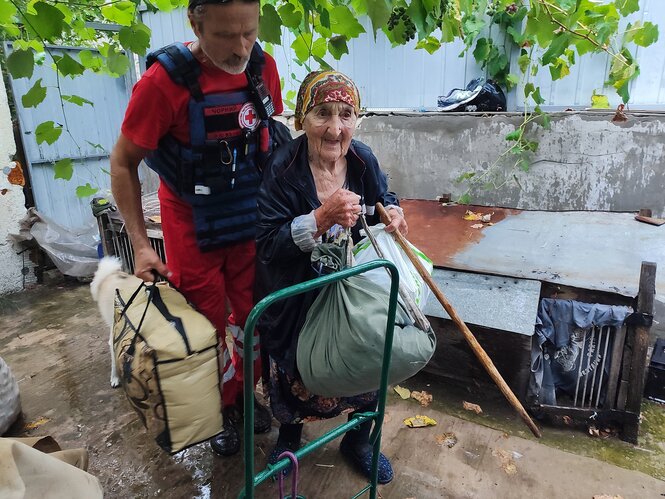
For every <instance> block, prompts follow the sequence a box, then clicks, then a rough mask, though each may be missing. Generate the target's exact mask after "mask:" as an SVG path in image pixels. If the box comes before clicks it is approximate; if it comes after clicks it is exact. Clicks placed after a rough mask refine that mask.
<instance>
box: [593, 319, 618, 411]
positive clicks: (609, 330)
mask: <svg viewBox="0 0 665 499" xmlns="http://www.w3.org/2000/svg"><path fill="white" fill-rule="evenodd" d="M604 329H605V332H606V335H605V350H604V352H603V365H602V367H601V369H600V382H599V383H598V394H597V395H596V407H598V404H599V403H600V392H601V391H602V389H603V377H604V376H605V363H606V362H607V351H608V349H609V345H610V336H611V334H612V333H613V332H615V331H616V328H612V327H610V326H605V328H604Z"/></svg>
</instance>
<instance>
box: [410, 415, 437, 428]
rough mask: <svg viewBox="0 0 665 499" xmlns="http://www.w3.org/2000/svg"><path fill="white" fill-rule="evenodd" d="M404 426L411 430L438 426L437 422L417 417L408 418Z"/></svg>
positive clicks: (425, 417)
mask: <svg viewBox="0 0 665 499" xmlns="http://www.w3.org/2000/svg"><path fill="white" fill-rule="evenodd" d="M404 424H405V425H406V426H408V427H409V428H424V427H425V426H436V421H435V420H433V419H432V418H430V417H427V416H422V415H416V416H414V417H412V418H406V419H405V420H404Z"/></svg>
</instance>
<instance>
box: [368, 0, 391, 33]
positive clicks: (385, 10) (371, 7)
mask: <svg viewBox="0 0 665 499" xmlns="http://www.w3.org/2000/svg"><path fill="white" fill-rule="evenodd" d="M390 11H391V9H390V7H389V6H388V4H387V3H386V0H369V1H368V2H367V15H368V16H369V18H370V20H371V21H372V30H374V37H375V38H376V32H377V31H378V30H380V29H381V28H382V27H383V26H385V25H386V23H387V22H388V19H389V18H390Z"/></svg>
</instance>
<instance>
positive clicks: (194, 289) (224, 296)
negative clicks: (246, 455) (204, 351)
mask: <svg viewBox="0 0 665 499" xmlns="http://www.w3.org/2000/svg"><path fill="white" fill-rule="evenodd" d="M165 190H166V192H164V191H165ZM173 197H174V195H173V193H172V192H170V191H168V188H166V187H165V186H164V185H163V184H162V185H161V186H160V189H159V198H160V205H161V217H162V231H163V234H164V249H165V251H166V258H167V263H168V267H169V270H170V271H171V272H173V276H172V278H171V281H172V282H173V284H175V285H176V286H177V287H178V288H179V289H180V291H182V293H183V294H184V295H185V298H187V300H189V301H190V302H192V303H193V304H194V305H195V306H196V307H197V309H198V310H199V311H200V312H201V313H202V314H203V315H205V316H206V317H207V318H208V320H209V321H210V322H212V324H213V325H214V326H215V328H217V334H218V335H219V339H220V344H221V352H222V361H221V365H222V401H223V403H224V405H225V406H226V405H233V404H235V403H236V400H237V397H238V396H239V395H241V394H242V390H243V374H242V373H243V371H242V370H243V359H244V357H245V354H244V352H245V348H244V344H243V334H244V333H243V329H244V327H245V321H246V320H247V316H248V315H249V312H250V311H251V310H252V307H253V305H254V302H253V288H254V258H255V256H256V247H255V244H254V241H253V240H251V241H247V242H243V243H239V244H236V245H233V246H228V247H224V248H220V249H217V250H213V251H206V252H205V253H202V252H201V251H200V250H199V248H198V245H197V244H196V233H195V229H194V223H193V217H192V210H191V208H190V207H189V206H186V205H183V204H182V202H178V201H176V200H174V199H173ZM227 300H228V304H229V305H230V309H231V313H230V315H229V316H228V329H229V330H230V332H231V335H232V337H233V342H232V343H231V345H229V344H228V343H227V341H226V330H227ZM253 339H254V345H253V348H252V349H250V351H251V352H252V355H251V358H253V361H254V380H255V382H257V381H258V380H259V378H260V376H261V356H260V353H259V337H258V332H257V331H254V337H253Z"/></svg>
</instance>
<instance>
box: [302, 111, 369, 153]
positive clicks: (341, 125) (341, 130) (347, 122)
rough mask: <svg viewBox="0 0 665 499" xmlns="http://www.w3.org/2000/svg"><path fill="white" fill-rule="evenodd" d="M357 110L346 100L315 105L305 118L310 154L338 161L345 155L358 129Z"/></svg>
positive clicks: (304, 125) (304, 127)
mask: <svg viewBox="0 0 665 499" xmlns="http://www.w3.org/2000/svg"><path fill="white" fill-rule="evenodd" d="M356 119H357V116H356V112H355V110H354V109H353V107H352V106H350V105H348V104H346V103H344V102H326V103H324V104H319V105H318V106H314V107H313V108H312V109H311V110H310V111H309V112H308V113H307V114H306V115H305V119H304V120H303V125H302V127H303V130H304V131H305V134H306V135H307V141H308V144H309V151H310V154H314V155H315V156H318V159H320V160H323V161H337V160H338V159H340V158H341V157H343V156H345V155H346V153H347V152H348V150H349V146H350V145H351V139H352V138H353V132H354V131H355V129H356Z"/></svg>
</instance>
